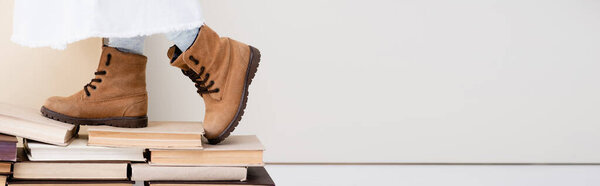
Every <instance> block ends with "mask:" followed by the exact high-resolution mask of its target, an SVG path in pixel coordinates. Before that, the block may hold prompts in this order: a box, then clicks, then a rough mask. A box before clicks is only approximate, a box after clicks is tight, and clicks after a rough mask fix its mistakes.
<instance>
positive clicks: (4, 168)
mask: <svg viewBox="0 0 600 186" xmlns="http://www.w3.org/2000/svg"><path fill="white" fill-rule="evenodd" d="M10 173H12V162H0V175H8V174H10ZM0 186H1V185H0Z"/></svg>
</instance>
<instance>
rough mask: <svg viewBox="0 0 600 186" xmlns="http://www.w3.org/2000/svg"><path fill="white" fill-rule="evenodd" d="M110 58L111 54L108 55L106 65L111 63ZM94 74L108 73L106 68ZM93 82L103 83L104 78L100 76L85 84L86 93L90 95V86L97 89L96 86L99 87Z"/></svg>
mask: <svg viewBox="0 0 600 186" xmlns="http://www.w3.org/2000/svg"><path fill="white" fill-rule="evenodd" d="M110 58H111V55H110V54H108V55H106V62H105V63H104V65H106V66H108V65H110ZM94 75H97V76H98V75H106V70H100V71H97V72H94ZM93 82H97V83H102V79H100V78H94V79H92V81H90V82H89V83H88V84H86V85H85V86H83V90H84V91H85V95H86V96H88V97H89V96H91V95H92V94H91V93H90V91H89V90H88V87H90V88H92V89H94V90H96V88H97V87H96V86H95V85H92V83H93Z"/></svg>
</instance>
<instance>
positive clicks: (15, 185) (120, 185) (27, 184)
mask: <svg viewBox="0 0 600 186" xmlns="http://www.w3.org/2000/svg"><path fill="white" fill-rule="evenodd" d="M133 184H134V182H132V181H97V180H85V181H56V180H55V181H51V180H11V181H10V182H8V185H9V186H61V185H82V186H131V185H133Z"/></svg>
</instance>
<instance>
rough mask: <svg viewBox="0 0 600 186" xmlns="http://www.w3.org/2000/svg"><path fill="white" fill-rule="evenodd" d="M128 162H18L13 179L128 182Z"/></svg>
mask: <svg viewBox="0 0 600 186" xmlns="http://www.w3.org/2000/svg"><path fill="white" fill-rule="evenodd" d="M127 169H128V163H127V162H17V163H15V167H14V170H13V177H14V178H16V179H23V180H127V179H128V177H127Z"/></svg>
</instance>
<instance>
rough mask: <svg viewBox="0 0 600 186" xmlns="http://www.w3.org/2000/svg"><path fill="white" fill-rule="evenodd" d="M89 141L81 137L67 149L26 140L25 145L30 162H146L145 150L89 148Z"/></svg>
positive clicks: (85, 137)
mask: <svg viewBox="0 0 600 186" xmlns="http://www.w3.org/2000/svg"><path fill="white" fill-rule="evenodd" d="M87 140H88V138H87V136H86V135H80V136H79V137H77V138H76V139H74V140H73V142H71V144H69V145H68V146H66V147H61V146H55V145H49V144H45V143H40V142H37V141H32V140H25V141H24V145H25V149H26V151H27V157H28V158H29V160H30V161H141V162H145V161H146V158H145V157H144V151H145V149H144V148H110V147H98V146H88V145H87Z"/></svg>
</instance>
